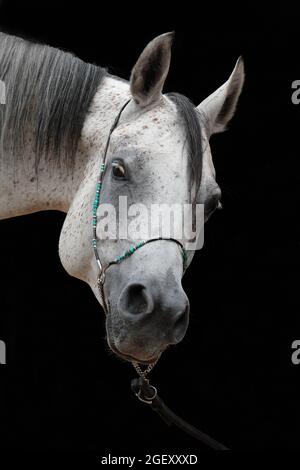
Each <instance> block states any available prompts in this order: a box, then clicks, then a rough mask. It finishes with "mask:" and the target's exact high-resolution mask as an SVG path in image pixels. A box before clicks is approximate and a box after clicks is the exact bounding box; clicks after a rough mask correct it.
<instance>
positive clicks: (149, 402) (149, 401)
mask: <svg viewBox="0 0 300 470" xmlns="http://www.w3.org/2000/svg"><path fill="white" fill-rule="evenodd" d="M149 388H150V389H151V390H152V391H153V395H152V396H151V397H145V396H143V395H142V388H140V389H139V391H138V392H137V393H136V394H135V395H136V396H137V397H138V399H139V400H140V401H142V402H143V403H147V405H152V402H153V400H154V399H155V398H156V397H157V389H156V387H154V386H153V385H149Z"/></svg>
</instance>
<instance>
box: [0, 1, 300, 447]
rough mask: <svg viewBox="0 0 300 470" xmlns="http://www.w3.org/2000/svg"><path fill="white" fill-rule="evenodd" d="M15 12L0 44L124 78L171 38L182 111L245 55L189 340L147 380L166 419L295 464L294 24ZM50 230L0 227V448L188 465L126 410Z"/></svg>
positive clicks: (219, 140)
mask: <svg viewBox="0 0 300 470" xmlns="http://www.w3.org/2000/svg"><path fill="white" fill-rule="evenodd" d="M21 5H22V4H21V2H13V1H7V2H5V1H4V2H2V6H1V7H0V27H1V29H2V30H4V31H7V32H11V33H14V34H17V35H21V36H25V37H27V38H31V39H34V40H37V41H40V42H45V43H47V44H49V45H52V46H55V47H59V48H62V49H65V50H71V51H73V52H74V53H75V54H76V55H78V56H79V57H81V58H82V59H84V60H86V61H90V62H94V63H97V64H99V65H103V66H108V68H109V71H110V72H111V73H114V74H116V75H119V76H121V77H123V78H128V77H129V74H130V70H131V67H132V66H133V65H134V62H135V60H136V59H137V57H138V55H139V53H140V52H141V50H142V49H143V47H144V46H145V45H146V44H147V42H148V41H149V40H151V39H152V38H153V37H154V36H156V35H157V34H160V33H163V32H166V31H168V30H173V29H175V31H176V39H175V44H174V48H173V59H172V66H171V70H170V74H169V77H168V80H167V83H166V88H165V90H166V91H177V92H181V93H183V94H185V95H187V96H188V97H189V98H190V99H192V101H193V102H194V103H195V104H198V103H199V102H200V101H201V100H202V99H204V98H205V97H206V96H207V95H208V94H210V93H211V92H212V91H214V90H215V89H216V88H217V87H218V86H219V85H221V84H222V83H223V82H224V81H225V80H226V79H227V77H228V76H229V74H230V73H231V71H232V69H233V66H234V63H235V61H236V59H237V57H238V56H239V55H240V54H242V55H243V56H244V59H245V67H246V84H245V88H244V92H243V94H242V97H241V100H240V105H239V108H238V112H237V115H236V117H235V118H234V120H233V122H232V124H231V126H230V130H229V132H227V133H225V134H223V135H219V136H215V137H214V138H213V139H212V141H211V145H212V151H213V156H214V161H215V165H216V170H217V177H218V182H219V184H220V186H221V188H222V190H223V206H224V210H223V211H221V212H219V213H217V214H215V215H214V216H213V217H212V219H211V220H210V221H209V223H208V224H207V226H206V232H205V246H204V248H203V249H202V250H201V252H198V253H197V254H196V256H195V259H194V261H193V263H192V266H191V267H190V269H189V271H188V272H187V274H186V276H185V278H184V287H185V289H186V291H187V293H188V296H189V298H190V301H191V322H190V328H189V331H188V334H187V336H186V338H185V339H184V341H183V342H182V343H181V344H180V345H179V346H178V347H176V348H174V349H172V350H170V351H169V352H168V353H167V354H165V355H164V356H163V357H162V359H161V361H160V363H159V365H158V366H157V367H156V369H155V370H154V372H153V374H152V377H153V382H154V383H156V384H158V386H159V391H160V394H161V396H162V397H163V398H164V399H165V400H166V402H167V403H168V405H169V406H170V407H171V408H173V409H174V410H175V411H177V412H178V413H179V414H180V415H181V416H183V417H185V418H186V419H187V420H188V421H190V422H192V423H193V424H194V425H196V426H199V427H200V428H201V429H203V430H205V431H206V432H208V433H210V434H211V435H213V436H214V437H216V438H217V439H219V440H220V441H221V442H224V443H225V444H226V445H228V446H229V447H231V448H232V449H236V450H239V449H248V448H252V449H266V448H289V449H296V448H297V447H299V418H300V382H299V375H300V365H299V366H298V367H297V366H295V365H293V364H292V362H291V353H292V350H291V343H292V342H293V341H294V340H295V339H299V338H300V316H299V304H300V300H299V279H300V276H299V270H300V223H299V216H298V212H299V210H298V206H299V201H300V186H299V180H300V175H299V169H300V155H299V151H298V133H299V118H300V106H299V107H297V106H295V105H293V104H292V102H291V94H292V90H291V83H292V81H293V80H296V79H300V59H299V53H298V51H297V37H298V36H297V22H296V13H295V12H291V13H290V14H289V13H288V12H285V13H284V12H281V13H280V15H278V16H277V17H275V16H272V17H270V16H268V15H264V14H262V13H261V12H260V13H258V12H255V11H254V10H253V9H251V11H246V9H243V10H241V11H238V12H236V15H235V16H234V17H233V16H232V15H231V14H230V13H228V17H225V16H224V15H223V12H222V11H219V10H218V9H217V8H216V11H213V12H211V13H210V14H209V13H208V14H207V13H204V11H203V10H202V9H201V11H200V12H199V11H198V12H196V11H194V10H193V8H190V9H187V11H186V12H185V13H187V15H186V16H187V20H185V19H183V18H182V21H181V22H178V21H175V20H174V21H173V19H172V17H171V15H169V18H168V19H167V20H166V21H165V22H164V23H163V24H162V26H161V25H158V23H159V22H158V21H152V15H151V14H150V13H154V17H155V11H154V12H153V11H152V12H151V11H150V10H151V9H152V8H150V7H151V5H149V4H148V5H147V8H148V9H149V14H147V13H146V12H145V10H142V7H140V8H141V9H140V10H135V9H134V7H133V6H132V5H131V4H130V5H129V6H128V7H127V8H125V12H124V14H123V12H120V11H119V10H118V7H117V5H116V4H113V5H112V8H111V10H110V11H108V10H105V11H104V9H103V7H101V8H98V9H96V6H95V4H92V2H85V3H84V4H81V5H80V7H76V6H75V5H73V7H72V9H70V8H69V7H68V6H67V5H66V2H61V4H60V6H59V7H55V6H52V7H50V6H49V7H46V6H44V7H42V6H34V4H33V3H32V2H29V3H28V2H27V3H26V7H25V6H24V4H23V7H22V6H21ZM37 5H38V4H37ZM144 7H145V9H146V6H144ZM117 11H118V15H117V14H116V12H117ZM124 15H126V16H124ZM135 15H137V16H135ZM157 16H158V17H160V15H157ZM195 16H196V17H197V18H196V20H198V21H195V23H194V22H192V18H193V17H195ZM146 18H147V20H148V21H147V22H146V20H145V19H146ZM157 19H158V18H156V20H157ZM117 20H118V21H117ZM146 23H147V24H146ZM63 219H64V215H63V214H61V213H58V212H48V213H46V212H45V213H38V214H33V215H30V216H26V217H20V218H16V219H11V220H7V221H1V238H0V240H1V244H0V260H1V274H0V276H1V301H0V309H1V315H0V339H5V340H6V342H7V362H8V364H7V366H0V379H1V387H0V398H1V402H0V418H1V425H0V437H1V442H0V446H1V447H2V448H5V447H6V448H7V447H10V448H11V447H18V448H23V449H48V450H49V449H71V450H75V449H76V450H78V449H79V450H91V451H96V452H97V454H98V455H103V454H106V453H107V452H108V450H110V451H111V452H115V453H116V454H118V453H120V454H121V453H122V452H123V453H125V454H126V452H127V455H134V454H137V453H138V452H144V451H147V452H150V451H153V452H154V451H156V452H161V453H166V452H167V451H171V450H172V451H176V452H177V453H182V452H184V451H192V452H197V451H198V450H202V449H203V448H202V447H201V445H200V444H198V443H197V442H194V441H193V440H192V439H190V438H188V437H186V436H185V435H183V434H182V433H181V432H180V431H176V430H174V429H167V428H166V426H165V424H164V423H163V422H161V421H160V420H159V419H158V418H157V417H156V416H154V414H152V412H151V410H150V409H148V408H147V407H146V406H143V405H142V404H140V403H138V402H137V401H136V399H135V398H134V397H133V396H132V395H131V391H130V379H131V378H132V377H133V376H134V371H133V369H132V368H131V366H130V365H127V364H125V363H122V362H120V361H119V360H117V359H116V358H115V357H113V356H112V355H111V354H108V352H107V347H106V345H105V339H104V337H105V328H104V314H103V313H102V311H101V309H100V308H99V306H98V304H97V301H96V299H95V298H94V296H93V294H92V292H91V291H90V288H89V287H88V286H87V285H85V284H84V283H82V282H80V281H78V280H76V279H73V278H71V277H69V276H68V275H67V274H66V273H65V272H64V270H63V268H62V266H61V265H60V261H59V258H58V249H57V246H58V238H59V232H60V229H61V226H62V222H63ZM45 247H46V248H45ZM42 253H43V255H42Z"/></svg>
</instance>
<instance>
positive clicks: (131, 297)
mask: <svg viewBox="0 0 300 470" xmlns="http://www.w3.org/2000/svg"><path fill="white" fill-rule="evenodd" d="M121 297H122V298H121V302H120V303H121V307H122V310H123V312H126V313H129V314H131V315H140V314H144V313H147V312H148V311H149V308H150V304H151V302H150V299H149V296H148V295H147V292H146V288H145V286H144V285H143V284H131V285H129V286H128V287H127V288H126V289H125V291H124V292H123V295H122V296H121Z"/></svg>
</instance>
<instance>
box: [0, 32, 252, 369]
mask: <svg viewBox="0 0 300 470" xmlns="http://www.w3.org/2000/svg"><path fill="white" fill-rule="evenodd" d="M0 39H1V41H0V79H1V80H2V81H3V82H4V83H5V86H6V104H5V105H1V116H0V118H1V119H0V120H1V149H0V150H1V155H0V164H1V167H0V218H1V219H6V218H9V217H15V216H18V215H24V214H29V213H33V212H37V211H42V210H59V211H63V212H65V213H66V214H67V215H66V218H65V222H64V225H63V228H62V231H61V235H60V241H59V255H60V259H61V262H62V264H63V266H64V268H65V269H66V271H67V272H68V273H69V274H70V275H71V276H74V277H77V278H79V279H81V280H83V281H85V282H87V283H88V284H89V285H90V287H91V289H92V290H93V292H94V294H95V296H96V297H97V299H98V300H99V302H100V303H102V302H103V301H102V298H101V296H100V294H99V290H98V287H97V277H98V266H97V263H96V260H95V258H94V253H93V247H92V243H91V240H92V205H93V200H94V197H95V190H96V189H95V188H96V181H97V177H98V173H99V167H100V164H101V162H102V160H103V158H104V153H105V146H106V142H107V139H108V136H109V132H110V128H111V125H112V123H113V122H114V119H115V117H116V116H117V115H118V113H119V111H120V109H121V108H122V106H123V105H124V103H125V102H126V101H127V100H130V102H129V104H128V105H127V106H126V108H125V109H124V111H123V112H122V114H121V116H120V120H119V123H118V126H117V127H116V129H115V130H114V132H113V133H112V134H111V138H110V142H109V147H108V149H107V157H106V170H105V177H104V180H103V186H102V189H101V200H103V201H110V202H113V203H114V204H115V203H117V198H118V196H119V195H126V196H127V197H128V199H129V201H130V202H142V203H143V204H145V205H146V206H149V205H150V204H152V203H162V202H164V203H165V202H168V203H170V204H172V203H180V204H184V203H186V202H189V201H190V199H191V195H193V196H195V197H193V201H196V202H198V203H202V204H204V205H205V217H206V219H207V218H208V217H209V216H210V214H211V213H212V212H213V211H214V210H215V209H216V208H217V207H218V206H219V205H220V202H219V201H220V195H221V191H220V189H219V186H218V184H217V183H216V176H215V169H214V165H213V161H212V156H211V151H210V146H209V139H210V137H211V135H212V134H214V133H217V132H222V131H224V130H225V128H226V125H227V123H228V122H229V120H230V119H231V118H232V117H233V115H234V112H235V109H236V105H237V102H238V98H239V95H240V93H241V90H242V87H243V82H244V67H243V61H242V60H241V59H239V60H238V61H237V64H236V66H235V68H234V70H233V72H232V74H231V76H230V77H229V79H228V80H227V81H226V82H225V83H224V84H223V85H222V86H221V87H220V88H218V89H217V90H216V91H215V92H214V93H212V94H211V95H210V96H209V97H208V98H206V99H205V100H204V101H203V102H202V103H201V104H200V105H199V106H198V107H197V108H196V107H194V106H193V105H192V104H191V102H190V101H189V100H188V99H187V98H185V97H183V96H181V95H178V94H171V95H163V94H162V90H163V86H164V82H165V80H166V77H167V74H168V70H169V65H170V58H171V44H172V39H173V34H172V33H167V34H163V35H161V36H158V37H157V38H155V39H154V40H153V41H151V42H150V43H149V44H148V45H147V47H146V48H145V49H144V51H143V52H142V54H141V55H140V57H139V58H138V60H137V62H136V64H135V66H134V68H133V70H132V73H131V78H130V81H129V82H127V81H124V80H121V79H120V78H118V77H115V76H112V75H110V74H108V73H106V71H105V70H104V69H102V68H100V67H97V66H94V65H90V64H86V63H84V62H82V61H81V60H80V59H78V58H76V57H74V56H73V55H71V54H69V53H66V52H62V51H59V50H57V49H54V48H51V47H48V46H44V45H40V44H33V43H30V42H28V41H25V40H23V39H20V38H16V37H13V36H9V35H6V34H1V37H0ZM100 205H101V201H100ZM128 243H129V241H127V240H115V241H113V240H103V241H101V242H98V245H97V249H98V251H99V253H100V258H101V263H102V264H103V265H107V264H108V263H109V262H110V261H111V260H112V259H115V258H116V257H117V256H118V255H120V254H121V253H123V252H124V250H126V249H128V246H129V245H128ZM191 258H192V256H189V258H188V263H190V261H191ZM182 275H183V267H182V260H181V254H180V250H179V249H178V246H177V245H176V244H175V243H170V242H169V241H168V240H160V241H156V242H155V243H149V244H147V245H145V246H143V247H142V248H141V249H139V250H137V251H136V252H135V255H134V256H131V257H128V259H126V260H125V261H124V262H123V263H120V264H119V265H113V266H111V267H110V269H109V270H107V273H106V281H105V285H104V295H105V298H106V299H107V303H108V305H109V310H108V312H107V318H106V326H107V340H108V344H109V346H110V348H111V349H112V350H113V351H114V352H115V353H116V354H117V355H118V356H119V357H121V358H123V359H126V360H129V361H138V362H140V363H145V364H149V363H153V362H154V361H155V360H156V359H157V358H158V357H159V356H160V354H161V353H162V352H163V351H164V350H165V349H166V348H167V347H168V346H169V345H171V344H175V343H178V342H179V341H181V339H182V338H183V336H184V335H185V332H186V329H187V326H188V315H189V302H188V299H187V297H186V294H185V292H184V291H183V288H182V285H181V278H182Z"/></svg>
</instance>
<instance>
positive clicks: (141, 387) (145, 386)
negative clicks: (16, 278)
mask: <svg viewBox="0 0 300 470" xmlns="http://www.w3.org/2000/svg"><path fill="white" fill-rule="evenodd" d="M129 102H130V100H128V101H126V103H125V104H124V105H123V106H122V107H121V109H120V111H119V112H118V114H117V116H116V118H115V120H114V122H113V124H112V126H111V128H110V131H109V134H108V138H107V141H106V145H105V150H104V156H103V162H102V163H101V165H100V172H99V176H98V179H97V186H96V196H95V199H94V202H93V240H92V244H93V250H94V254H95V258H96V262H97V265H98V268H99V274H98V277H97V286H98V289H99V294H100V297H101V301H102V305H103V308H104V311H105V314H106V315H107V314H108V313H109V305H108V303H107V302H106V298H105V293H104V283H105V275H106V271H107V270H108V268H109V267H110V266H112V265H114V264H120V263H122V262H123V261H125V260H126V259H127V258H129V257H130V256H132V255H133V254H134V253H135V252H136V251H137V250H139V249H140V248H142V247H143V246H145V245H146V244H148V243H151V242H155V241H159V240H168V241H171V242H173V243H176V244H177V245H178V246H179V247H180V249H181V254H182V262H183V273H184V272H185V270H186V267H187V252H186V250H185V248H184V247H183V245H182V243H181V242H180V241H178V240H176V239H175V238H163V237H158V238H150V239H149V240H144V241H140V242H139V243H137V244H136V245H132V246H131V247H130V248H129V249H128V250H127V251H125V253H123V254H122V255H120V256H118V257H117V258H116V259H114V260H113V261H110V262H109V263H108V264H107V265H106V266H104V265H103V264H102V263H101V260H100V256H99V252H98V249H97V240H98V239H97V209H98V207H99V204H100V192H101V188H102V182H103V177H104V174H105V162H106V156H107V151H108V147H109V143H110V138H111V135H112V133H113V131H114V129H115V128H116V127H117V125H118V123H119V120H120V117H121V114H122V112H123V110H124V109H125V107H126V106H127V105H128V103H129ZM156 363H157V361H156V362H154V363H152V364H149V365H148V367H146V368H145V369H143V368H142V367H141V365H140V364H139V363H138V362H134V361H133V362H132V365H133V367H134V368H135V370H136V372H137V373H138V375H139V378H138V379H133V380H132V381H131V388H132V391H133V392H134V394H135V395H136V397H137V398H138V399H139V400H140V401H142V402H144V403H146V404H148V405H150V407H151V408H152V409H153V410H154V411H155V412H156V413H157V414H158V415H159V416H160V417H161V418H162V419H163V420H164V421H165V422H166V423H167V424H168V425H171V424H174V425H175V426H177V427H179V428H180V429H182V430H183V431H184V432H186V433H187V434H189V435H190V436H192V437H194V438H196V439H198V440H200V441H201V442H202V443H204V444H205V445H207V446H209V447H211V448H212V449H214V450H227V447H225V446H224V445H223V444H221V443H220V442H218V441H216V440H215V439H213V438H212V437H210V436H208V435H207V434H205V433H204V432H202V431H200V430H199V429H196V428H195V427H194V426H192V425H190V424H189V423H187V422H186V421H184V420H183V419H182V418H180V417H179V416H177V415H176V414H175V413H174V412H173V411H171V410H170V408H168V407H167V406H166V405H165V403H164V402H163V401H162V399H161V398H160V397H159V396H158V394H157V389H156V388H155V387H154V386H153V385H151V384H150V383H149V380H148V379H147V375H148V374H149V372H150V371H151V370H152V369H153V367H154V366H155V364H156Z"/></svg>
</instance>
